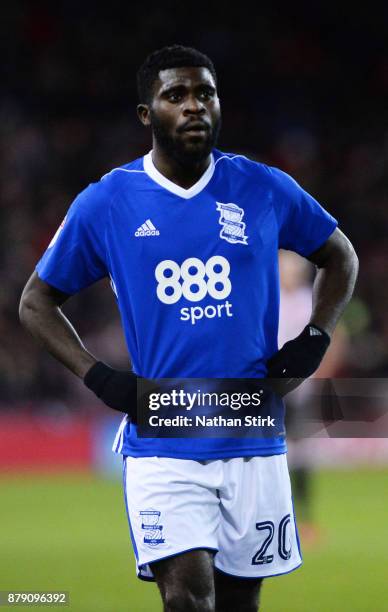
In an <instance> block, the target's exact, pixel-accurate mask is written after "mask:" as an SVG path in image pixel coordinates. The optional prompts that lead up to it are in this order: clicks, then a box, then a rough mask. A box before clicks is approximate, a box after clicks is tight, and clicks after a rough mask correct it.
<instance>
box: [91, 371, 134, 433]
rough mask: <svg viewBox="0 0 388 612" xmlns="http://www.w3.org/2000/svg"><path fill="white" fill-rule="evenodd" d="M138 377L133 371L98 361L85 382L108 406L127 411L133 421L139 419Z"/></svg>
mask: <svg viewBox="0 0 388 612" xmlns="http://www.w3.org/2000/svg"><path fill="white" fill-rule="evenodd" d="M137 378H138V376H136V374H134V373H133V372H122V371H120V370H114V369H113V368H111V367H109V366H108V365H106V364H105V363H103V362H102V361H97V363H95V364H94V365H93V366H92V367H91V368H90V370H88V371H87V372H86V374H85V377H84V383H85V385H86V386H87V387H89V389H91V390H92V391H93V392H94V393H95V394H96V395H97V397H99V398H100V399H101V400H102V401H103V402H104V403H105V404H106V405H107V406H110V408H114V409H115V410H119V411H120V412H126V413H127V414H128V415H129V417H130V419H131V422H132V423H136V421H137V383H136V381H137Z"/></svg>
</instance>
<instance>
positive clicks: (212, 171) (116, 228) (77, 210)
mask: <svg viewBox="0 0 388 612" xmlns="http://www.w3.org/2000/svg"><path fill="white" fill-rule="evenodd" d="M336 225H337V222H336V220H335V219H334V218H333V217H332V216H331V215H330V214H329V213H328V212H327V211H325V210H324V209H323V208H322V207H321V206H320V204H318V202H317V201H316V200H315V199H314V198H313V197H312V196H310V195H309V194H308V193H306V191H304V190H303V189H302V188H301V187H300V186H299V185H298V184H297V183H296V182H295V181H294V180H293V179H292V178H291V177H290V176H288V175H287V174H286V173H284V172H282V171H281V170H278V169H276V168H272V167H269V166H266V165H264V164H261V163H257V162H254V161H252V160H249V159H248V158H246V157H244V156H242V155H234V154H229V153H227V154H226V153H222V152H220V151H218V150H216V149H214V150H213V153H212V157H211V163H210V165H209V167H208V169H207V170H206V172H205V173H204V174H203V175H202V177H201V178H200V179H199V181H198V182H197V183H195V184H194V185H193V186H192V187H190V188H189V189H183V188H182V187H179V186H178V185H176V184H175V183H172V182H171V181H169V180H168V179H167V178H166V177H164V176H163V175H162V174H160V172H159V171H158V170H157V169H156V167H155V166H154V164H153V161H152V152H150V153H148V154H147V155H145V156H144V157H142V158H139V159H137V160H135V161H133V162H131V163H129V164H126V165H124V166H122V167H120V168H115V169H114V170H112V171H111V172H110V173H108V174H106V175H105V176H104V177H103V178H102V179H101V180H100V181H99V182H97V183H93V184H91V185H89V186H88V187H87V188H86V189H85V190H84V191H83V192H82V193H81V194H80V195H79V196H78V197H77V198H76V199H75V201H74V202H73V204H72V206H71V207H70V209H69V211H68V214H67V215H66V217H65V220H64V222H63V223H62V225H61V227H60V228H59V230H58V231H57V233H56V235H55V236H54V238H53V240H52V241H51V243H50V245H49V247H48V249H47V251H46V252H45V254H44V255H43V257H42V259H41V260H40V261H39V262H38V264H37V268H36V269H37V272H38V275H39V277H40V278H41V279H42V280H44V281H46V282H47V283H48V284H50V285H52V286H54V287H56V288H57V289H59V290H61V291H63V292H65V293H68V294H74V293H77V292H78V291H80V290H81V289H83V288H85V287H87V286H89V285H90V284H92V283H94V282H96V281H98V280H100V279H102V278H104V277H110V279H111V283H112V287H113V289H114V292H115V294H116V297H117V302H118V307H119V310H120V314H121V319H122V325H123V330H124V334H125V339H126V343H127V346H128V352H129V355H130V358H131V362H132V365H133V370H134V372H135V373H136V374H138V375H140V376H143V377H146V378H262V377H264V376H265V375H266V366H265V363H266V360H267V359H268V358H269V357H270V356H271V355H273V353H274V352H275V351H276V350H277V333H278V318H279V273H278V249H279V248H283V249H288V250H292V251H295V252H297V253H299V254H300V255H302V256H308V255H310V254H311V253H313V252H314V251H315V250H316V249H318V248H319V247H320V246H322V245H323V243H324V242H325V241H326V240H327V239H328V238H329V236H330V235H331V234H332V232H333V231H334V229H335V228H336ZM114 450H115V452H117V453H121V454H123V455H124V456H129V457H132V458H133V457H136V458H149V457H160V458H170V459H183V460H189V462H192V461H197V462H198V461H202V462H207V461H210V460H217V461H218V460H224V459H227V458H242V457H258V456H262V457H269V456H273V455H279V454H283V453H285V452H286V443H285V438H284V435H280V436H275V437H273V438H267V437H266V438H255V439H250V438H244V437H242V438H212V439H209V438H207V439H189V438H176V439H172V438H139V437H138V436H137V430H136V426H135V425H133V424H131V423H129V422H128V420H127V418H126V417H124V419H123V421H122V423H121V426H120V428H119V431H118V433H117V436H116V440H115V443H114ZM263 503H264V502H263ZM143 510H144V511H145V510H147V508H144V509H143ZM156 510H158V511H161V508H156ZM263 520H264V519H263ZM268 520H269V521H271V520H273V519H271V517H270V516H268ZM273 522H274V521H273ZM277 528H278V527H277ZM257 533H258V534H259V537H263V538H264V539H265V537H267V535H266V534H265V530H264V531H263V533H259V531H258V532H257ZM160 556H163V555H162V554H161V555H160ZM257 567H258V568H260V565H258V566H257ZM225 571H227V569H226V570H225ZM234 571H237V570H236V569H234ZM231 573H233V572H231ZM247 575H249V573H248V574H247ZM258 575H260V574H258Z"/></svg>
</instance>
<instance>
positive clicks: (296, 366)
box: [267, 324, 330, 396]
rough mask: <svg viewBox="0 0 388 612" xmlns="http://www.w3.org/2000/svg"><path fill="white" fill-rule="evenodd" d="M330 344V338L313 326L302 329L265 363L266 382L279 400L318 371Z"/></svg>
mask: <svg viewBox="0 0 388 612" xmlns="http://www.w3.org/2000/svg"><path fill="white" fill-rule="evenodd" d="M329 344H330V336H329V335H328V334H327V333H326V332H325V331H323V329H320V328H319V327H317V326H316V325H311V324H309V325H306V327H305V328H304V330H303V331H302V333H301V334H299V336H297V338H294V340H290V341H289V342H286V343H285V345H284V346H283V347H282V348H281V349H280V350H279V351H278V352H277V353H275V354H274V355H272V357H271V358H270V359H268V361H267V368H268V372H267V378H271V379H272V381H271V385H272V387H273V389H274V391H275V392H276V393H278V394H279V395H281V396H283V395H285V394H286V393H289V392H290V391H292V390H293V389H295V388H296V387H298V386H299V385H300V384H301V383H302V382H303V380H304V379H305V378H308V377H309V376H311V374H313V373H314V372H315V370H317V369H318V366H319V364H320V363H321V361H322V359H323V356H324V354H325V353H326V351H327V349H328V346H329Z"/></svg>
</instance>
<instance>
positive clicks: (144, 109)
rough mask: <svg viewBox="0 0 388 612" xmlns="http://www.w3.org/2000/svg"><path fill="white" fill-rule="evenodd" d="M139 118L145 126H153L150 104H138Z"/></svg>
mask: <svg viewBox="0 0 388 612" xmlns="http://www.w3.org/2000/svg"><path fill="white" fill-rule="evenodd" d="M136 110H137V116H138V117H139V119H140V121H141V122H142V124H143V125H151V115H150V108H149V106H148V104H138V105H137V109H136Z"/></svg>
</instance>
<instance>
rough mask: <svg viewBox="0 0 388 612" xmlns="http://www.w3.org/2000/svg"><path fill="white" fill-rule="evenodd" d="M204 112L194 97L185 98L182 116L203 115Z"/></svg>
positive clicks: (202, 106) (199, 102)
mask: <svg viewBox="0 0 388 612" xmlns="http://www.w3.org/2000/svg"><path fill="white" fill-rule="evenodd" d="M204 112H205V106H204V104H203V102H201V100H199V99H198V98H197V97H196V96H194V95H192V96H188V97H187V98H186V103H185V107H184V109H183V114H184V115H190V114H195V115H198V114H203V113H204Z"/></svg>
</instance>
